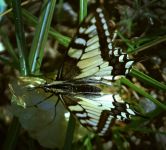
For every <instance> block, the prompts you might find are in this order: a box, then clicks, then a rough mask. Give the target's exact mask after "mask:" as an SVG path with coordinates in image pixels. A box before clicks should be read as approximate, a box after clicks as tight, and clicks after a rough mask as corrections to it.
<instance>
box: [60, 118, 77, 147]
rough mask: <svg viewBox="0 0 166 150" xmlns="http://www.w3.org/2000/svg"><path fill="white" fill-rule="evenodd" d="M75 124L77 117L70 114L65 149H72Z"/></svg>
mask: <svg viewBox="0 0 166 150" xmlns="http://www.w3.org/2000/svg"><path fill="white" fill-rule="evenodd" d="M75 124H76V120H75V118H74V117H73V116H72V115H70V118H69V123H68V127H67V132H66V139H65V144H64V148H63V149H64V150H71V149H72V147H71V145H72V141H73V136H74V129H75Z"/></svg>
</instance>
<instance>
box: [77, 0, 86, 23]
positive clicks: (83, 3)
mask: <svg viewBox="0 0 166 150" xmlns="http://www.w3.org/2000/svg"><path fill="white" fill-rule="evenodd" d="M87 5H88V4H87V0H80V9H79V10H80V12H79V22H80V23H81V22H82V21H83V20H84V18H85V17H86V16H87Z"/></svg>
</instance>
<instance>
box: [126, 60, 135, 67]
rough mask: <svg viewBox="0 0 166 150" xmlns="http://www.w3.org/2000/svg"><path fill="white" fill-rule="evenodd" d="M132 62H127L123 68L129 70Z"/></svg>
mask: <svg viewBox="0 0 166 150" xmlns="http://www.w3.org/2000/svg"><path fill="white" fill-rule="evenodd" d="M133 62H134V61H132V60H131V61H128V62H127V63H126V65H125V68H127V69H128V68H130V67H131V66H132V64H133Z"/></svg>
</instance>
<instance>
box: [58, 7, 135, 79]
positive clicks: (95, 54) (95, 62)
mask: <svg viewBox="0 0 166 150" xmlns="http://www.w3.org/2000/svg"><path fill="white" fill-rule="evenodd" d="M106 16H107V15H106V13H105V12H104V10H103V9H102V8H97V9H96V12H95V13H92V14H90V15H89V16H88V17H87V18H86V19H85V20H84V21H83V23H82V24H81V25H80V26H79V28H78V30H77V32H76V35H75V37H74V38H73V40H72V42H71V43H70V45H69V48H68V51H67V54H66V56H65V59H64V63H63V66H62V68H61V71H60V79H61V80H73V79H81V78H86V77H91V76H96V77H103V78H106V79H110V80H112V79H114V77H115V76H121V75H126V74H128V73H129V70H130V68H131V66H132V64H133V61H132V60H131V59H129V57H128V55H127V54H126V53H123V52H122V50H121V49H120V48H117V47H114V46H113V44H112V35H113V34H112V33H111V31H110V30H112V29H110V26H109V24H108V19H107V17H106ZM112 32H113V31H112Z"/></svg>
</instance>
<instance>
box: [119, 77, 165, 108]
mask: <svg viewBox="0 0 166 150" xmlns="http://www.w3.org/2000/svg"><path fill="white" fill-rule="evenodd" d="M121 82H122V83H123V84H125V85H127V86H129V87H130V88H132V89H133V90H135V91H136V92H138V93H139V94H141V95H142V96H144V97H146V98H148V99H149V100H151V101H152V102H154V103H155V104H156V105H157V106H159V107H161V108H162V109H164V110H166V105H164V104H162V103H160V102H159V101H158V100H156V99H155V98H153V97H152V96H151V95H149V94H148V93H147V92H145V91H144V90H143V89H141V88H140V87H137V86H136V85H134V84H133V83H131V82H130V81H129V80H128V79H126V78H121Z"/></svg>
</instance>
